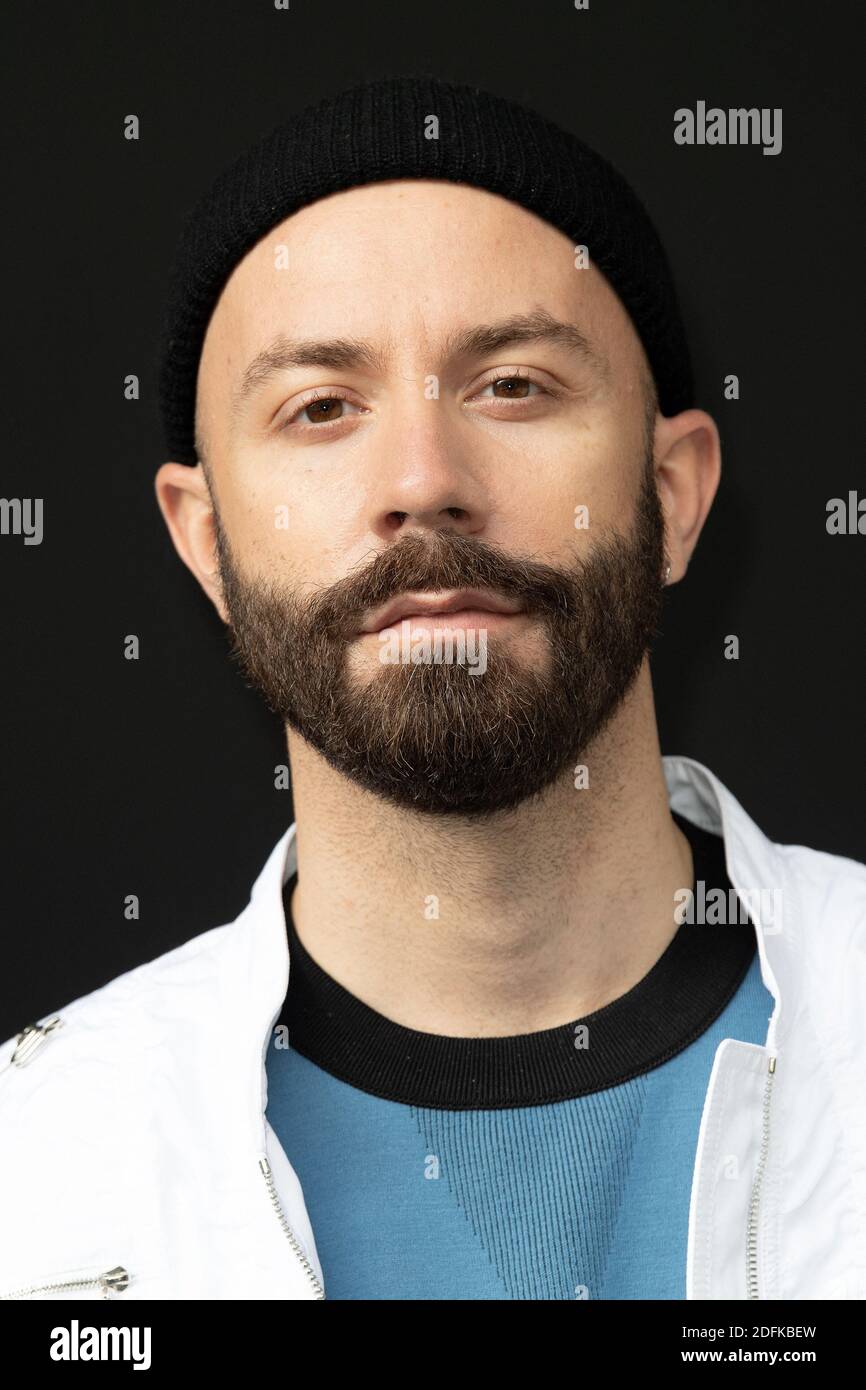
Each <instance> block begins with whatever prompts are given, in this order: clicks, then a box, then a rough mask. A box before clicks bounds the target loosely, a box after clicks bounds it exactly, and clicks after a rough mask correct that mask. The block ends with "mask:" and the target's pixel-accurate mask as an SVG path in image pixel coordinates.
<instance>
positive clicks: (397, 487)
mask: <svg viewBox="0 0 866 1390" xmlns="http://www.w3.org/2000/svg"><path fill="white" fill-rule="evenodd" d="M467 433H471V432H467V430H466V427H465V425H463V426H461V423H460V421H459V420H456V419H451V418H450V411H449V407H448V406H447V405H446V404H445V403H444V402H442V401H438V400H425V399H423V396H422V399H421V400H420V401H417V400H416V401H406V402H404V403H403V404H402V405H401V407H400V408H399V409H395V410H394V412H393V414H392V416H391V418H390V419H389V421H388V425H387V427H386V429H385V430H384V431H383V432H382V434H381V435H380V438H379V440H377V450H378V449H381V453H380V454H379V458H378V460H377V463H376V467H375V470H374V473H373V479H372V481H371V485H370V491H369V494H368V496H369V507H370V516H369V522H370V526H371V529H372V531H373V532H374V534H375V535H376V536H377V537H378V538H379V539H380V540H383V541H393V540H396V539H397V538H398V537H399V536H401V535H404V534H407V533H409V532H411V531H420V530H444V529H446V528H451V529H452V530H457V531H461V532H462V533H464V534H465V535H474V534H475V533H477V532H479V531H483V530H484V529H485V527H486V526H487V524H488V519H489V516H490V510H491V502H490V497H489V494H488V489H487V486H486V483H485V474H484V469H483V466H482V460H481V458H480V455H479V452H478V447H477V441H476V443H475V447H474V448H473V441H472V439H471V438H469V437H467Z"/></svg>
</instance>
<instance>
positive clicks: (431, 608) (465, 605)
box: [361, 589, 525, 634]
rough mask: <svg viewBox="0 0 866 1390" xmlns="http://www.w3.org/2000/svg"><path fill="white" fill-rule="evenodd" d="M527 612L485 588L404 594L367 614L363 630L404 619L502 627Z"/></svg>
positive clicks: (418, 624) (419, 624)
mask: <svg viewBox="0 0 866 1390" xmlns="http://www.w3.org/2000/svg"><path fill="white" fill-rule="evenodd" d="M524 612H525V610H524V609H523V608H522V607H521V605H520V604H519V603H517V602H515V601H513V600H509V599H505V598H502V597H500V596H499V595H498V594H494V593H493V592H492V591H490V590H484V589H451V590H441V591H438V592H435V593H432V592H427V593H411V594H401V595H400V596H399V597H398V598H395V599H392V600H391V602H390V603H386V604H385V605H384V606H383V607H381V608H377V609H375V610H374V611H373V612H372V613H370V614H368V615H367V619H366V621H365V622H364V625H363V626H362V628H361V633H362V634H367V633H378V632H385V631H386V630H387V629H388V628H392V627H396V626H397V624H399V623H401V622H405V621H409V622H410V623H411V624H412V627H413V628H421V629H424V628H437V627H441V628H446V627H450V628H493V627H501V626H505V625H507V624H508V623H509V622H512V621H513V620H514V619H515V618H516V617H517V616H518V615H519V614H522V613H524Z"/></svg>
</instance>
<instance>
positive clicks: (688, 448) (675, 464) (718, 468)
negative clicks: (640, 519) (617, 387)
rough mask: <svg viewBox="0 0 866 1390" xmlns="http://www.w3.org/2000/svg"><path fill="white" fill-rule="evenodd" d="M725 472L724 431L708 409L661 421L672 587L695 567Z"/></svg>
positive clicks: (658, 461)
mask: <svg viewBox="0 0 866 1390" xmlns="http://www.w3.org/2000/svg"><path fill="white" fill-rule="evenodd" d="M721 472H722V450H721V443H720V440H719V431H718V429H717V428H716V423H715V421H714V420H713V418H712V416H711V415H708V414H707V413H706V411H705V410H683V411H681V412H680V414H679V415H672V416H670V418H667V417H665V416H659V417H658V418H657V421H656V430H655V474H656V482H657V485H658V490H659V498H660V500H661V504H662V510H663V512H664V517H665V548H666V551H667V557H668V559H669V560H670V564H671V577H670V581H669V582H670V583H671V584H674V583H676V581H677V580H678V579H682V577H683V575H684V574H685V572H686V570H687V569H688V567H689V560H690V559H691V556H692V551H693V550H694V548H695V546H696V545H697V543H698V537H699V536H700V534H701V530H702V528H703V524H704V521H705V520H706V517H707V513H708V512H709V510H710V507H711V506H712V503H713V498H714V497H715V495H716V489H717V488H718V486H719V478H720V477H721Z"/></svg>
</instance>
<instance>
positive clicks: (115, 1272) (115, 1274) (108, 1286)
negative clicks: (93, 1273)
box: [99, 1265, 129, 1298]
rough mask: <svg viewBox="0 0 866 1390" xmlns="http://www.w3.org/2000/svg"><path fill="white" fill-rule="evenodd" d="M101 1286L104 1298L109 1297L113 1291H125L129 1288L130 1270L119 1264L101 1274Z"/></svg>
mask: <svg viewBox="0 0 866 1390" xmlns="http://www.w3.org/2000/svg"><path fill="white" fill-rule="evenodd" d="M99 1287H100V1288H101V1289H102V1293H103V1297H104V1298H109V1297H110V1295H111V1294H112V1293H123V1291H124V1290H125V1289H127V1288H129V1271H128V1270H126V1269H124V1268H123V1265H117V1266H116V1267H115V1268H114V1269H110V1270H108V1272H107V1273H106V1274H100V1276H99Z"/></svg>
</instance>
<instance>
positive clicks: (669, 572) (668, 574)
mask: <svg viewBox="0 0 866 1390" xmlns="http://www.w3.org/2000/svg"><path fill="white" fill-rule="evenodd" d="M670 577H671V567H670V562H668V567H667V569H666V570H665V578H664V582H665V584H667V582H668V580H669V579H670Z"/></svg>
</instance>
